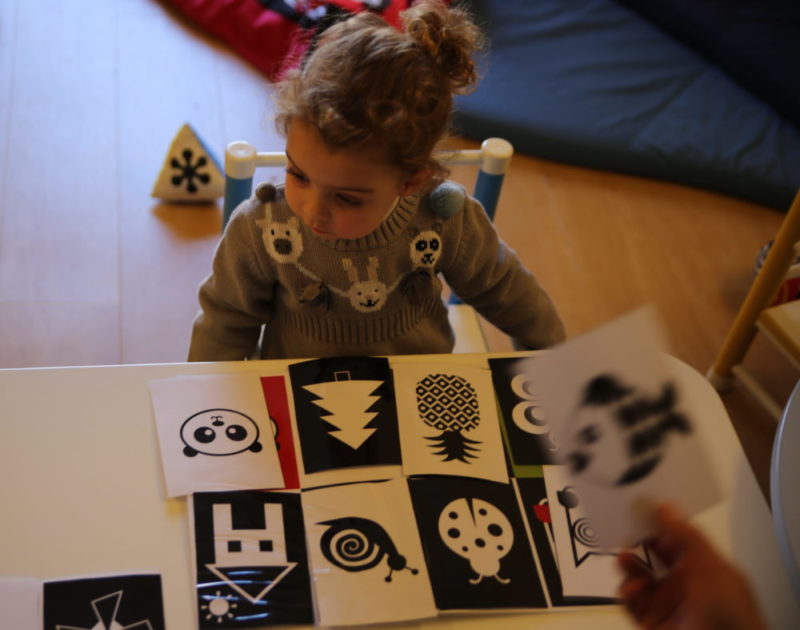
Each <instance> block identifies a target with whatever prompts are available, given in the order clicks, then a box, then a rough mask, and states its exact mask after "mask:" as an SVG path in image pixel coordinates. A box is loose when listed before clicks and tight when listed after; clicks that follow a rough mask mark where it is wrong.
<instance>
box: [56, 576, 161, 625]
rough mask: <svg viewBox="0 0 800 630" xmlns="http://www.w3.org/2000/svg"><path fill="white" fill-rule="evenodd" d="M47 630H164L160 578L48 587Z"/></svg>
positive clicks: (97, 579) (111, 579)
mask: <svg viewBox="0 0 800 630" xmlns="http://www.w3.org/2000/svg"><path fill="white" fill-rule="evenodd" d="M43 600H44V629H45V630H106V629H108V630H112V629H113V630H116V629H118V628H119V629H120V630H164V628H165V627H166V626H165V622H164V605H163V598H162V594H161V576H160V575H121V576H111V577H92V578H82V579H74V580H58V581H51V582H45V583H44V594H43Z"/></svg>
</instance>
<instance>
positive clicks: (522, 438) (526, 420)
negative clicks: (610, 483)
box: [489, 357, 556, 477]
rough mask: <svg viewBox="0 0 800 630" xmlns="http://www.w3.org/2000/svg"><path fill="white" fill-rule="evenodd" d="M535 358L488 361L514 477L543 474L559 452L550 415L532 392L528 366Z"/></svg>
mask: <svg viewBox="0 0 800 630" xmlns="http://www.w3.org/2000/svg"><path fill="white" fill-rule="evenodd" d="M533 361H536V357H524V358H503V359H489V369H490V370H491V371H492V383H493V384H494V391H495V393H496V394H497V401H498V404H499V405H500V421H501V427H502V429H503V440H504V441H505V445H506V451H507V452H508V456H509V459H510V460H511V467H512V470H513V472H514V476H515V477H530V476H536V475H540V474H541V470H540V469H539V466H542V465H544V464H552V463H553V456H554V453H555V451H556V443H555V439H554V436H553V432H552V430H551V427H550V423H549V422H548V418H547V413H546V412H545V410H544V407H542V405H541V403H540V402H539V399H538V398H537V396H536V393H535V391H534V388H533V386H532V385H533V384H532V381H531V375H530V373H529V369H528V368H529V366H530V365H531V363H532V362H533Z"/></svg>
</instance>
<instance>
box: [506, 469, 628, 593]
mask: <svg viewBox="0 0 800 630" xmlns="http://www.w3.org/2000/svg"><path fill="white" fill-rule="evenodd" d="M512 483H513V484H514V485H515V486H517V491H518V493H519V497H520V502H521V503H522V512H523V514H524V515H525V518H526V519H527V521H528V528H529V529H530V531H531V535H532V536H533V544H534V546H535V547H536V554H537V557H538V558H539V566H540V567H541V569H542V575H543V576H544V582H545V585H546V586H547V591H548V594H549V596H550V603H551V605H553V606H557V607H558V606H581V605H599V604H610V603H613V602H615V601H616V600H614V599H611V598H608V597H569V598H567V597H564V593H563V587H562V584H561V575H560V574H559V571H558V554H557V552H556V542H555V533H554V531H553V518H552V511H551V507H550V502H549V500H548V498H547V488H546V486H545V483H544V477H543V476H539V477H524V478H517V479H513V480H512ZM558 509H560V508H558Z"/></svg>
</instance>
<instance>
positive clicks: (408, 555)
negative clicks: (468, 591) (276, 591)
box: [303, 479, 437, 626]
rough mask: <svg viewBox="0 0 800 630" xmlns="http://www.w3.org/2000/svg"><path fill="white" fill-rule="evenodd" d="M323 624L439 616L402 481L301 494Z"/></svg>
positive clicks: (404, 484) (412, 513)
mask: <svg viewBox="0 0 800 630" xmlns="http://www.w3.org/2000/svg"><path fill="white" fill-rule="evenodd" d="M303 509H304V511H305V515H306V535H307V538H308V545H309V554H310V556H311V565H312V567H313V574H314V588H315V592H316V596H317V606H318V611H319V623H320V625H324V626H327V625H347V624H365V623H377V622H388V621H403V620H409V619H421V618H424V617H431V616H435V615H436V612H437V611H436V606H435V603H434V600H433V594H432V593H431V585H430V581H429V578H428V571H427V568H426V566H425V557H424V554H423V551H422V546H421V545H420V541H419V537H418V535H417V529H416V527H415V526H414V512H413V509H412V507H411V500H410V498H409V495H408V487H407V485H406V482H405V480H402V479H395V480H391V481H384V482H374V483H357V484H349V485H344V486H334V487H330V488H323V489H319V490H307V491H304V492H303Z"/></svg>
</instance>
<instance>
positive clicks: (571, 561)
mask: <svg viewBox="0 0 800 630" xmlns="http://www.w3.org/2000/svg"><path fill="white" fill-rule="evenodd" d="M544 479H545V485H546V487H547V499H548V503H549V505H550V518H551V521H552V525H553V537H554V539H555V547H556V554H557V556H558V567H559V572H560V574H561V584H562V592H563V595H564V597H576V596H584V597H604V598H612V597H615V596H616V592H617V587H618V586H619V581H620V573H619V571H618V570H617V568H616V558H617V556H618V555H619V553H620V551H621V548H608V547H605V546H603V545H601V544H600V541H599V539H598V537H597V530H596V528H595V526H594V522H593V521H592V519H591V518H590V517H589V516H587V514H586V512H585V510H584V505H585V496H586V495H585V494H582V493H580V491H579V489H578V488H577V487H576V486H575V485H573V484H572V483H571V482H570V476H569V475H568V474H567V470H566V468H565V467H564V466H545V467H544ZM631 550H632V551H633V552H634V554H635V555H636V557H637V558H639V560H640V561H641V562H642V565H643V566H645V567H647V568H649V569H652V568H654V567H653V559H652V558H651V553H650V551H649V549H648V548H647V547H646V546H645V545H643V544H641V543H636V544H634V545H632V546H631Z"/></svg>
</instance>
